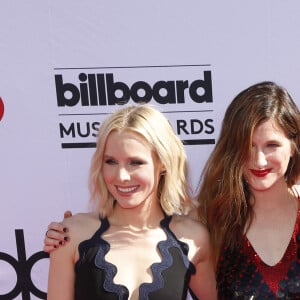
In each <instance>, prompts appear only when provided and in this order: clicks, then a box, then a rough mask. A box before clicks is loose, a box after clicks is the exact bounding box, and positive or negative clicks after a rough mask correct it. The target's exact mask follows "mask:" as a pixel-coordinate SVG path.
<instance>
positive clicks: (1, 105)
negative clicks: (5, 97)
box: [0, 97, 4, 121]
mask: <svg viewBox="0 0 300 300" xmlns="http://www.w3.org/2000/svg"><path fill="white" fill-rule="evenodd" d="M3 115H4V103H3V101H2V98H1V97H0V121H1V119H2V117H3Z"/></svg>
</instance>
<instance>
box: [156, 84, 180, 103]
mask: <svg viewBox="0 0 300 300" xmlns="http://www.w3.org/2000/svg"><path fill="white" fill-rule="evenodd" d="M162 90H165V91H166V92H167V93H166V95H165V96H164V95H162V94H161V92H162ZM153 98H154V99H155V101H156V102H158V103H160V104H167V103H176V95H175V82H174V81H158V82H156V83H155V84H154V86H153Z"/></svg>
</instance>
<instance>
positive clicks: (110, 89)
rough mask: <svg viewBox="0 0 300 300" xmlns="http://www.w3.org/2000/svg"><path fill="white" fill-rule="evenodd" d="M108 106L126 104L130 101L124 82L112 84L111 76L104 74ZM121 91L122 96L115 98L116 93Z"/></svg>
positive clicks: (112, 77) (112, 78)
mask: <svg viewBox="0 0 300 300" xmlns="http://www.w3.org/2000/svg"><path fill="white" fill-rule="evenodd" d="M106 84H107V97H108V105H115V104H121V105H123V104H126V103H127V102H128V101H129V99H130V92H129V87H128V86H127V85H126V84H125V83H124V82H114V76H113V74H106ZM118 90H119V91H121V92H122V96H121V97H119V98H118V97H117V96H116V91H118Z"/></svg>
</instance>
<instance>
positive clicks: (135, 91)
mask: <svg viewBox="0 0 300 300" xmlns="http://www.w3.org/2000/svg"><path fill="white" fill-rule="evenodd" d="M139 90H143V91H144V95H142V96H140V95H139ZM130 95H131V98H132V100H133V101H134V102H135V103H148V102H149V101H151V99H152V96H153V95H152V89H151V86H150V85H149V84H148V83H147V82H145V81H138V82H136V83H134V84H133V85H132V87H131V90H130Z"/></svg>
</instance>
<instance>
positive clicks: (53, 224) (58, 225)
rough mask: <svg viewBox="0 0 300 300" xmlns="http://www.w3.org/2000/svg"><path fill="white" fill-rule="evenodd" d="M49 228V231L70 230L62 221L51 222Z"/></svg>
mask: <svg viewBox="0 0 300 300" xmlns="http://www.w3.org/2000/svg"><path fill="white" fill-rule="evenodd" d="M48 230H49V232H51V233H52V232H54V231H57V232H61V233H63V232H64V233H66V232H67V231H68V228H67V227H66V226H64V225H63V224H62V223H59V222H51V223H50V224H49V225H48ZM49 232H48V233H47V235H49Z"/></svg>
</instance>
